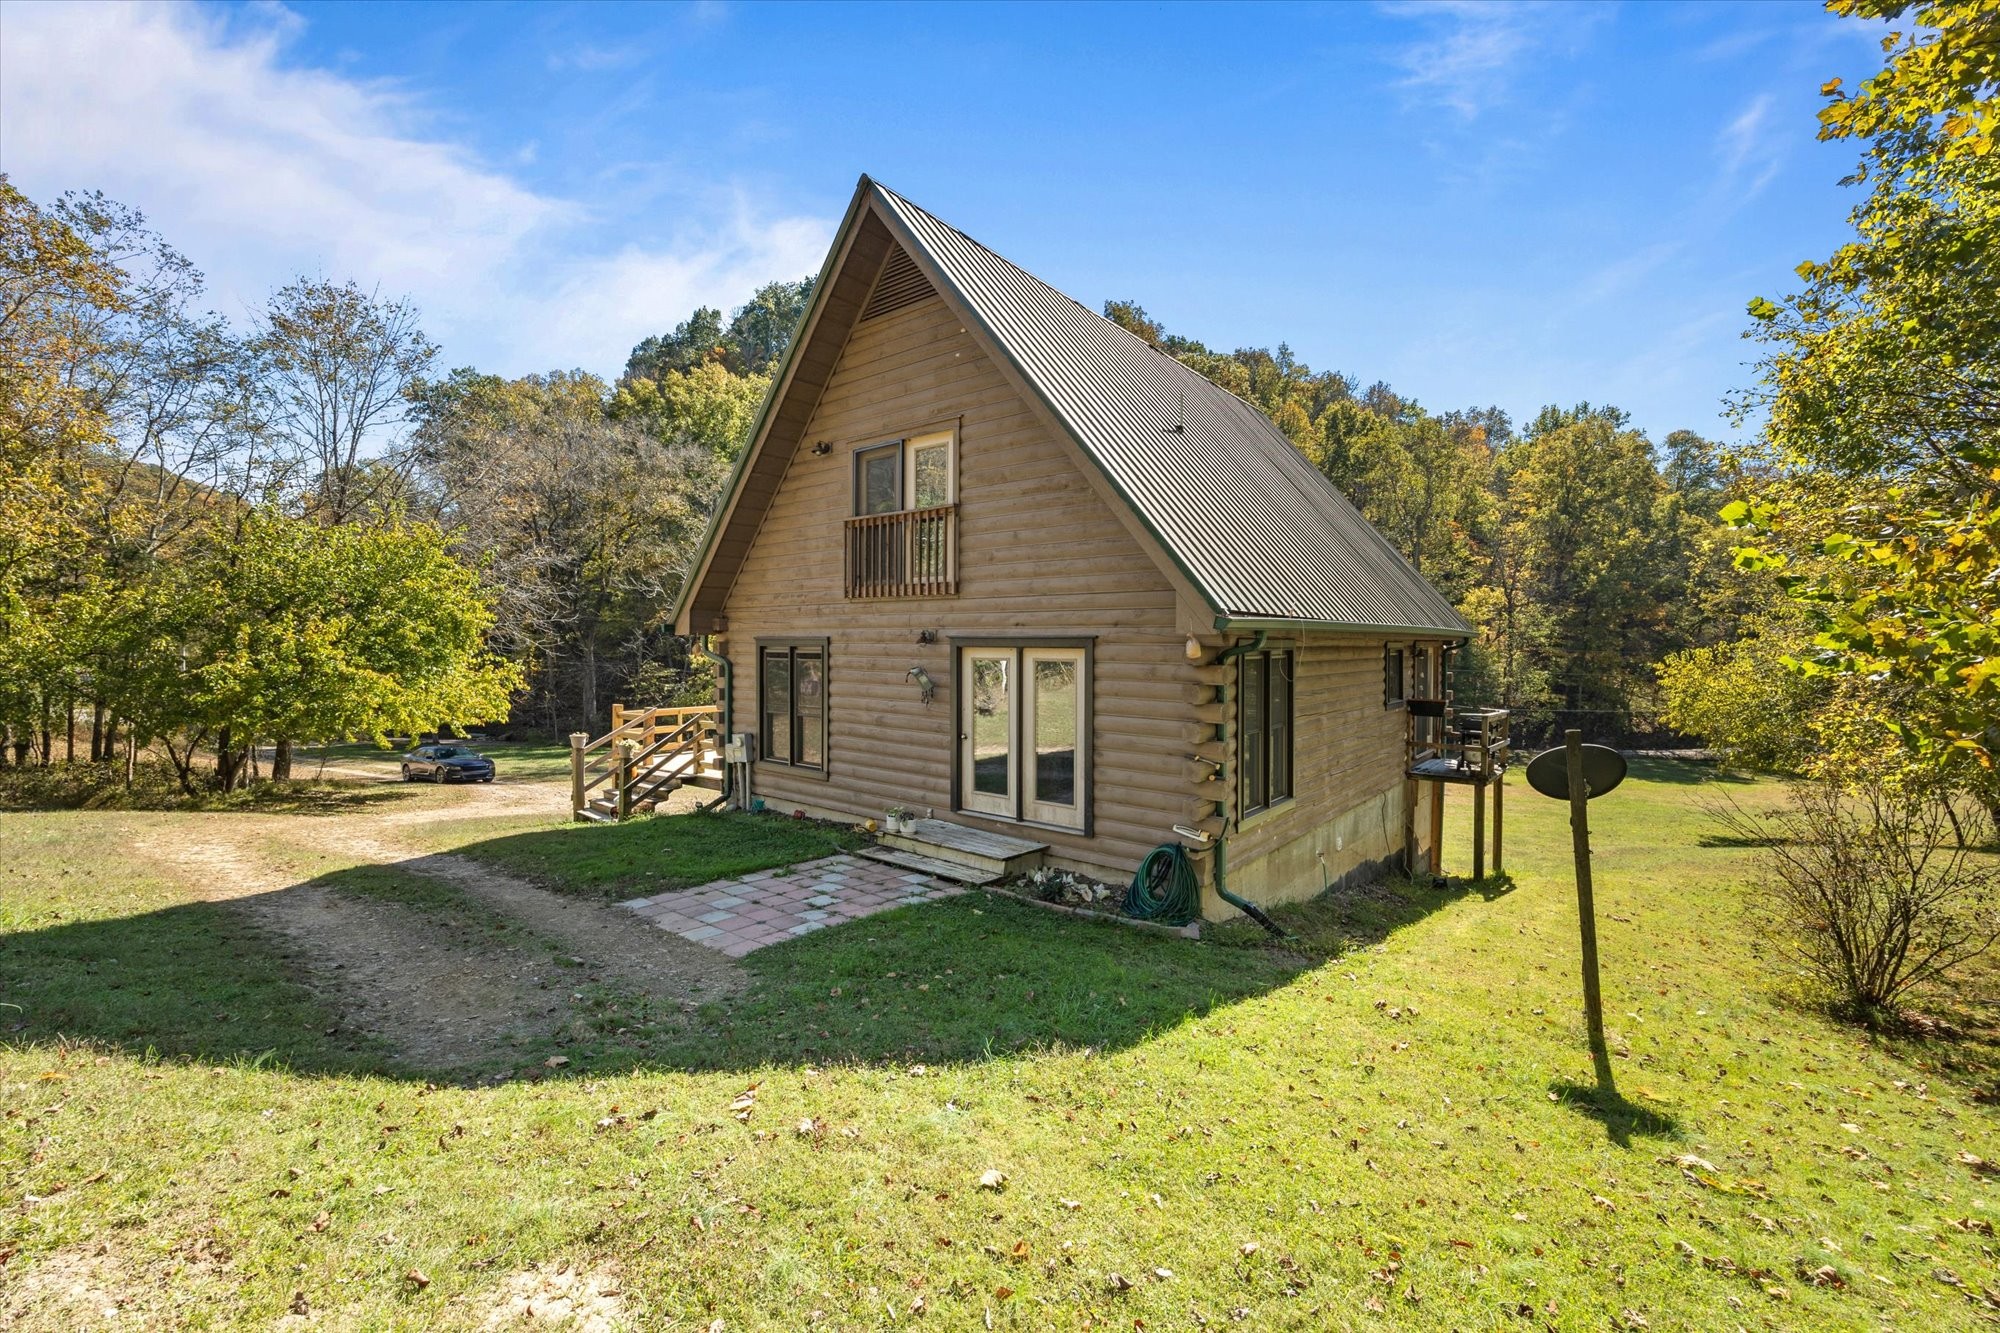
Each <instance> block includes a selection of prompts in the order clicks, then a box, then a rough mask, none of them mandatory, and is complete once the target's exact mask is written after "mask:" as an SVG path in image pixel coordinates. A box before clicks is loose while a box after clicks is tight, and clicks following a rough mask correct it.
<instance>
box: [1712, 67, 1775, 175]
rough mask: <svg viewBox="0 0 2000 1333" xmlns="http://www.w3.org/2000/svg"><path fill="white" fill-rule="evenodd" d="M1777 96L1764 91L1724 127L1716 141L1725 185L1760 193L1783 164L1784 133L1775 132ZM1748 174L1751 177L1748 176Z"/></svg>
mask: <svg viewBox="0 0 2000 1333" xmlns="http://www.w3.org/2000/svg"><path fill="white" fill-rule="evenodd" d="M1775 100H1776V99H1775V98H1773V97H1772V96H1771V94H1770V93H1760V94H1759V95H1758V96H1756V97H1754V98H1752V99H1751V101H1750V104H1749V105H1748V106H1746V107H1744V108H1743V110H1742V112H1741V113H1740V114H1739V115H1738V116H1737V117H1736V119H1734V120H1732V121H1730V122H1729V124H1727V125H1726V126H1724V127H1723V130H1722V133H1721V135H1720V136H1719V137H1718V138H1717V140H1716V145H1717V147H1718V149H1719V150H1720V151H1721V154H1722V186H1723V188H1725V189H1727V190H1730V191H1732V192H1735V193H1738V194H1739V195H1740V196H1741V197H1745V198H1747V197H1748V196H1750V195H1753V194H1756V193H1757V192H1758V191H1759V190H1761V189H1763V188H1764V187H1765V186H1766V185H1769V184H1770V183H1771V178H1772V177H1773V176H1775V175H1777V174H1778V168H1779V167H1780V166H1781V165H1783V156H1782V152H1781V149H1782V143H1783V137H1782V136H1781V135H1776V134H1773V133H1771V131H1770V128H1769V123H1770V119H1771V105H1772V103H1773V102H1774V101H1775ZM1746 178H1747V179H1746Z"/></svg>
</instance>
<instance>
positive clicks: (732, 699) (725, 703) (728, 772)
mask: <svg viewBox="0 0 2000 1333" xmlns="http://www.w3.org/2000/svg"><path fill="white" fill-rule="evenodd" d="M708 640H709V636H708V635H706V634H704V635H702V636H701V637H700V638H698V639H696V640H695V641H694V646H695V649H696V651H698V652H700V654H701V655H702V656H703V657H706V658H707V659H708V660H709V661H711V662H713V663H715V664H716V665H717V666H719V667H721V668H722V690H721V694H722V743H723V745H725V746H727V745H728V744H729V738H730V737H731V736H732V735H734V734H735V730H736V729H735V725H734V724H735V720H736V670H735V668H734V667H732V666H730V665H729V659H728V658H726V657H723V656H722V655H721V654H719V653H717V652H716V651H715V650H714V649H713V648H711V647H709V646H708ZM735 781H736V766H735V765H734V764H731V763H729V762H727V761H724V763H723V765H722V800H721V802H720V804H722V805H727V804H729V789H730V787H731V786H732V785H733V784H734V783H735ZM743 804H744V806H745V808H748V806H749V804H750V803H749V802H748V801H745V802H744V803H743Z"/></svg>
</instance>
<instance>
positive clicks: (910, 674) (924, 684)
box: [903, 666, 937, 708]
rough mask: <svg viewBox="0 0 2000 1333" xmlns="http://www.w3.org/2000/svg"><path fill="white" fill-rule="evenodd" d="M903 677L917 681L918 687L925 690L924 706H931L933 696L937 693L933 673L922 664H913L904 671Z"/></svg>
mask: <svg viewBox="0 0 2000 1333" xmlns="http://www.w3.org/2000/svg"><path fill="white" fill-rule="evenodd" d="M903 679H904V680H914V681H915V682H917V688H918V689H919V690H921V691H922V692H923V697H924V707H926V708H929V707H930V706H931V696H932V695H933V694H936V693H937V682H936V681H934V680H932V679H931V673H930V672H928V671H926V670H924V669H923V668H922V667H920V666H913V667H911V668H910V669H909V670H908V671H906V672H904V673H903Z"/></svg>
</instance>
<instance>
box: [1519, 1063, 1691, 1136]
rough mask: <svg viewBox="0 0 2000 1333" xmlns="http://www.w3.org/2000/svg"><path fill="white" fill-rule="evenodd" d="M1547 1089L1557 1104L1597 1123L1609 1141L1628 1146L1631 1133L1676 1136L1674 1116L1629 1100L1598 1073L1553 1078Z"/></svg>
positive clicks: (1615, 1085) (1613, 1084)
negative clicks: (1588, 1078)
mask: <svg viewBox="0 0 2000 1333" xmlns="http://www.w3.org/2000/svg"><path fill="white" fill-rule="evenodd" d="M1549 1091H1550V1092H1551V1093H1553V1094H1554V1095H1555V1098H1556V1101H1557V1102H1558V1103H1560V1104H1561V1105H1563V1106H1565V1107H1567V1108H1569V1109H1570V1110H1572V1111H1575V1112H1577V1113H1579V1114H1581V1115H1587V1116H1589V1117H1590V1118H1591V1119H1593V1120H1596V1121H1598V1122H1599V1123H1601V1124H1602V1125H1603V1126H1604V1132H1605V1133H1606V1134H1608V1135H1610V1136H1611V1141H1612V1142H1613V1143H1616V1144H1617V1145H1618V1146H1619V1147H1621V1148H1629V1147H1631V1146H1632V1138H1633V1136H1634V1135H1643V1136H1645V1137H1646V1138H1654V1139H1671V1138H1678V1137H1680V1133H1681V1126H1680V1122H1679V1121H1678V1120H1675V1119H1674V1118H1673V1117H1672V1116H1670V1115H1668V1114H1667V1113H1666V1112H1664V1111H1656V1110H1654V1109H1653V1108H1652V1107H1650V1106H1645V1105H1642V1104H1640V1103H1638V1102H1635V1101H1631V1100H1629V1099H1628V1098H1627V1097H1626V1096H1625V1094H1624V1093H1622V1092H1620V1091H1618V1085H1617V1083H1615V1082H1613V1081H1612V1080H1610V1079H1609V1078H1608V1077H1604V1076H1602V1075H1600V1077H1599V1079H1598V1081H1597V1082H1595V1083H1577V1082H1573V1081H1571V1080H1569V1079H1557V1080H1556V1081H1555V1082H1553V1083H1551V1084H1549Z"/></svg>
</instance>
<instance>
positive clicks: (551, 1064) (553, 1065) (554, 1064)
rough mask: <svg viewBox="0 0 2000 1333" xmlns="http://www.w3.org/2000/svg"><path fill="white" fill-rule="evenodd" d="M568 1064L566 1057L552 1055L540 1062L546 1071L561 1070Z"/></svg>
mask: <svg viewBox="0 0 2000 1333" xmlns="http://www.w3.org/2000/svg"><path fill="white" fill-rule="evenodd" d="M568 1063H569V1057H568V1056H567V1055H552V1056H550V1057H549V1058H548V1059H546V1060H544V1061H542V1064H543V1066H544V1067H545V1068H548V1069H561V1068H562V1067H563V1066H564V1065H566V1064H568Z"/></svg>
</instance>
